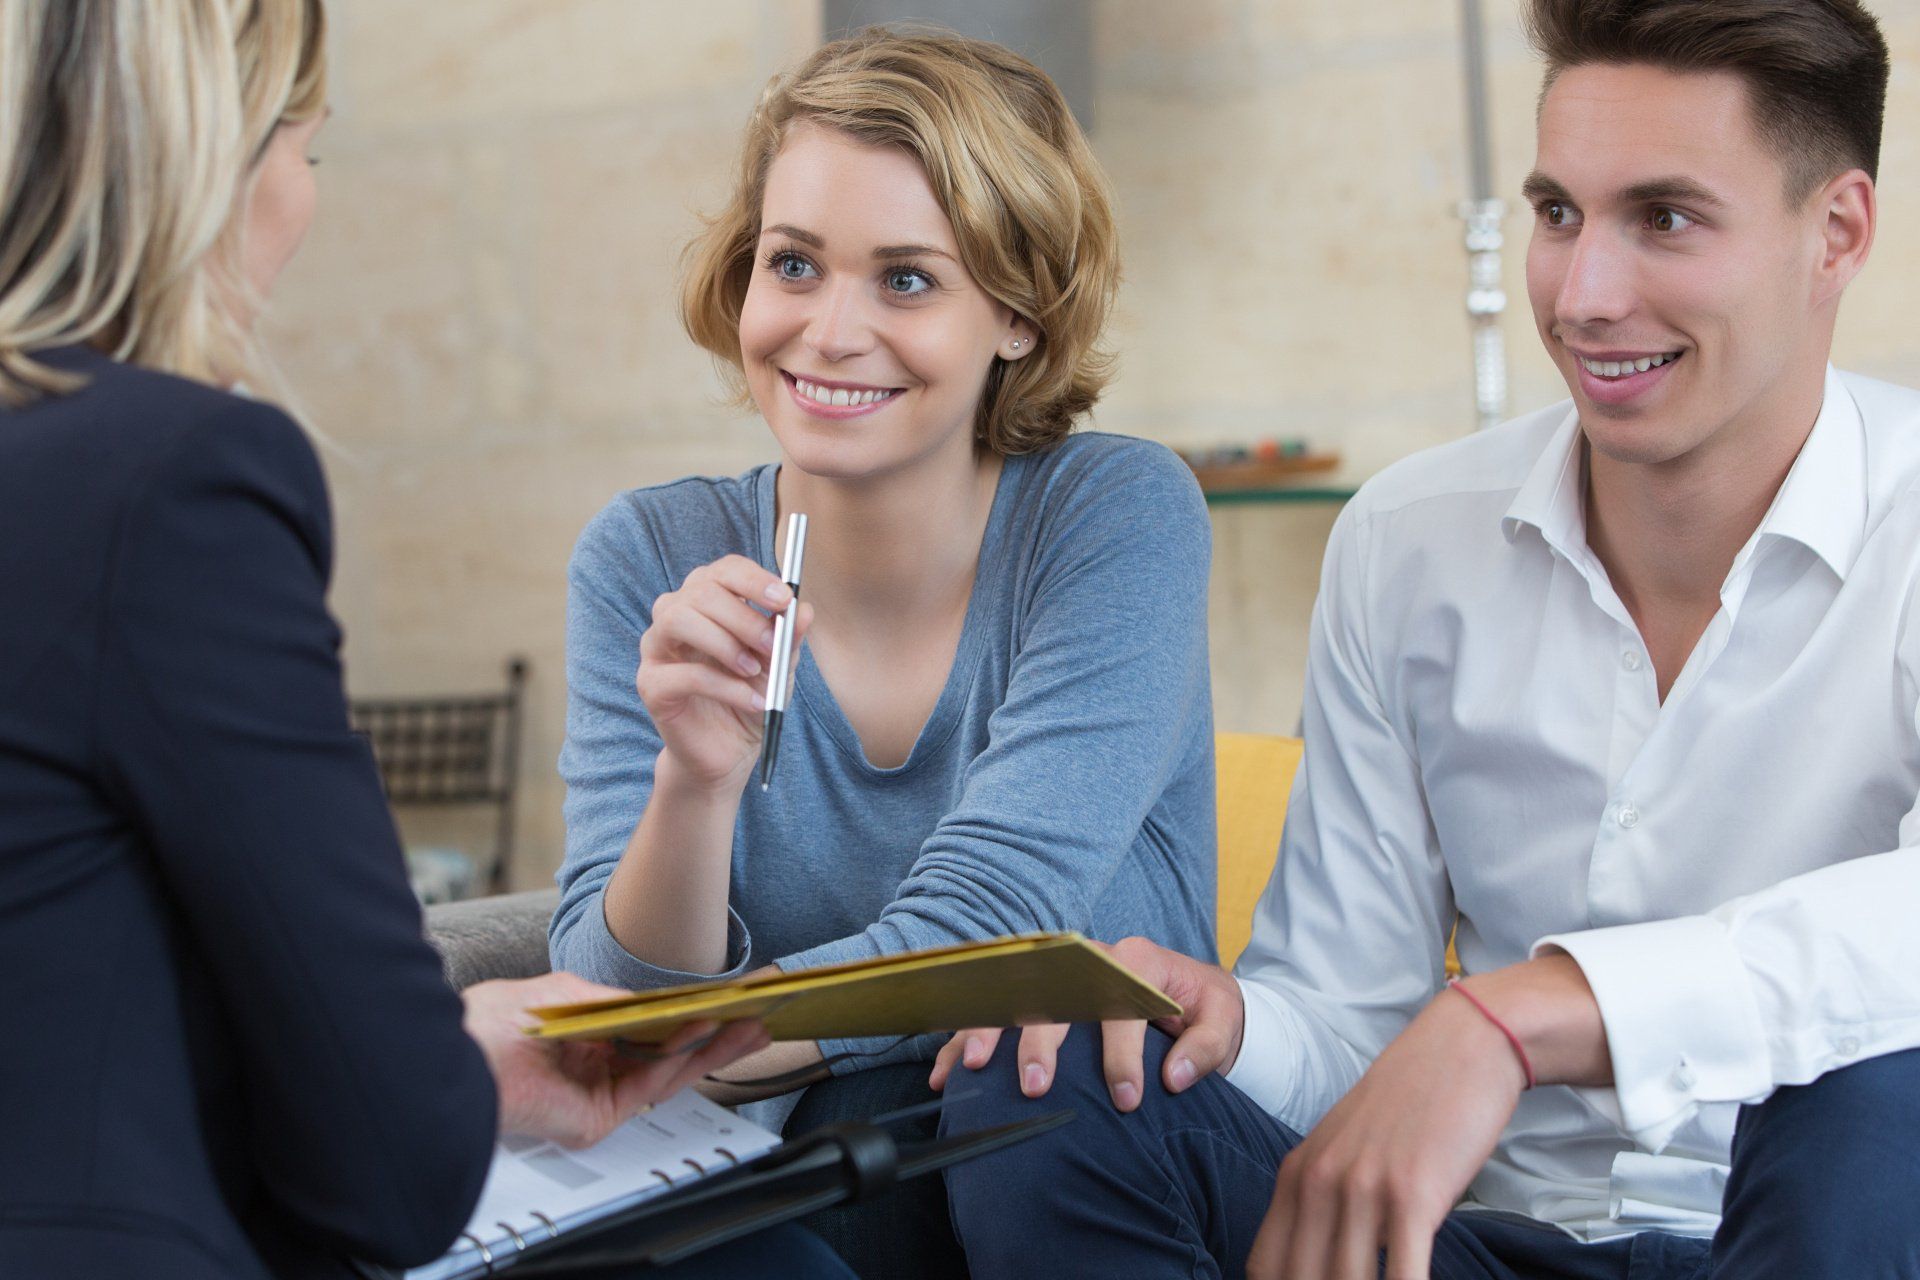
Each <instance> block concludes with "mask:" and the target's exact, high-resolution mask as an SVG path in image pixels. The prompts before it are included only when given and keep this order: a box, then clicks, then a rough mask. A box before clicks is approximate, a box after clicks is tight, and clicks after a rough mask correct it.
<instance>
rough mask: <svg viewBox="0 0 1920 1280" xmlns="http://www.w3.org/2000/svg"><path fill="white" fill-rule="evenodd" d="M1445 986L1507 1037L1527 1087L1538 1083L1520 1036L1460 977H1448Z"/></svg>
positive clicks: (1531, 1061)
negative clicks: (1465, 1000) (1462, 998)
mask: <svg viewBox="0 0 1920 1280" xmlns="http://www.w3.org/2000/svg"><path fill="white" fill-rule="evenodd" d="M1447 987H1448V989H1450V990H1453V991H1458V992H1459V993H1460V994H1461V995H1463V996H1465V997H1466V998H1467V1003H1468V1004H1470V1005H1472V1006H1473V1007H1474V1008H1476V1009H1478V1010H1479V1011H1480V1012H1481V1014H1482V1015H1483V1016H1484V1017H1485V1018H1486V1020H1487V1021H1488V1022H1491V1023H1492V1024H1493V1025H1494V1026H1496V1027H1498V1028H1499V1029H1500V1034H1501V1035H1503V1036H1505V1037H1506V1038H1507V1043H1508V1044H1510V1045H1512V1046H1513V1052H1514V1053H1515V1054H1516V1055H1517V1056H1518V1057H1519V1059H1520V1069H1521V1070H1522V1071H1524V1072H1526V1073H1527V1088H1529V1089H1531V1088H1533V1087H1534V1086H1535V1085H1537V1084H1539V1083H1540V1082H1539V1081H1538V1080H1537V1079H1535V1078H1534V1075H1533V1060H1532V1059H1531V1058H1529V1057H1527V1050H1526V1046H1524V1045H1522V1044H1521V1043H1520V1037H1519V1036H1517V1035H1515V1034H1513V1031H1512V1030H1511V1029H1510V1028H1509V1027H1508V1026H1507V1024H1506V1023H1504V1022H1502V1021H1500V1019H1498V1018H1496V1017H1494V1016H1493V1010H1491V1009H1489V1008H1487V1006H1486V1005H1484V1004H1482V1003H1481V1002H1480V997H1478V996H1476V995H1474V994H1473V992H1471V991H1469V990H1467V989H1466V987H1465V986H1464V985H1463V984H1462V983H1461V981H1460V979H1458V978H1448V979H1447Z"/></svg>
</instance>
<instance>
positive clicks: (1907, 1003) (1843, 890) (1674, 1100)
mask: <svg viewBox="0 0 1920 1280" xmlns="http://www.w3.org/2000/svg"><path fill="white" fill-rule="evenodd" d="M1915 823H1916V817H1915V814H1914V813H1912V812H1910V813H1909V814H1908V815H1907V818H1906V820H1905V822H1903V824H1902V828H1901V835H1902V839H1903V840H1906V841H1909V842H1910V843H1909V845H1908V846H1907V847H1903V848H1900V849H1897V850H1893V851H1891V852H1887V853H1881V854H1874V855H1872V856H1870V857H1864V858H1855V859H1853V860H1851V861H1848V862H1843V863H1839V864H1837V865H1835V866H1831V867H1823V868H1821V869H1820V870H1818V871H1811V872H1808V873H1806V874H1804V875H1800V876H1795V877H1793V878H1792V879H1789V880H1784V881H1782V882H1781V883H1779V884H1777V885H1774V886H1772V887H1771V888H1768V889H1765V890H1763V891H1761V892H1759V893H1754V894H1749V895H1746V896H1744V897H1740V898H1735V899H1733V900H1731V901H1729V902H1726V903H1724V904H1722V905H1721V906H1719V907H1717V908H1715V909H1714V910H1712V911H1710V912H1708V913H1706V914H1704V915H1699V916H1685V917H1680V918H1676V919H1671V920H1657V921H1650V922H1647V923H1643V924H1631V925H1620V926H1616V927H1613V928H1607V929H1593V930H1583V931H1580V932H1575V933H1563V934H1553V935H1550V936H1548V937H1545V938H1542V939H1541V940H1540V941H1539V942H1538V943H1536V944H1535V947H1534V952H1535V954H1539V953H1540V952H1541V951H1544V950H1547V949H1550V948H1559V949H1560V950H1563V951H1565V952H1566V953H1567V954H1569V955H1571V956H1572V957H1573V958H1574V960H1575V961H1576V962H1577V963H1578V964H1579V965H1580V970H1581V972H1582V974H1584V975H1585V977H1586V979H1587V983H1588V985H1589V986H1591V987H1592V988H1593V993H1594V998H1595V1000H1596V1001H1597V1002H1598V1004H1599V1006H1600V1015H1601V1019H1602V1021H1603V1022H1604V1023H1605V1025H1606V1030H1607V1049H1608V1054H1609V1056H1610V1057H1611V1059H1612V1062H1613V1075H1614V1084H1613V1092H1614V1094H1615V1097H1616V1099H1617V1103H1618V1107H1619V1111H1620V1115H1621V1120H1622V1124H1623V1126H1624V1127H1625V1129H1626V1131H1627V1132H1628V1133H1629V1134H1630V1135H1631V1136H1632V1137H1633V1139H1634V1141H1635V1142H1636V1143H1637V1144H1638V1145H1640V1146H1641V1147H1643V1148H1645V1149H1646V1150H1648V1151H1654V1152H1658V1151H1660V1150H1661V1149H1662V1148H1663V1147H1665V1146H1666V1145H1667V1143H1668V1142H1669V1141H1671V1140H1672V1138H1673V1136H1674V1135H1675V1134H1676V1133H1677V1132H1679V1130H1680V1129H1681V1128H1682V1127H1683V1126H1684V1125H1685V1124H1686V1123H1687V1122H1688V1121H1689V1120H1691V1119H1692V1118H1693V1117H1694V1115H1696V1114H1697V1113H1698V1112H1699V1110H1700V1108H1701V1107H1702V1106H1703V1105H1706V1104H1708V1103H1716V1102H1737V1103H1750V1102H1759V1101H1762V1100H1763V1099H1765V1098H1766V1097H1767V1096H1768V1095H1769V1094H1771V1093H1772V1092H1773V1090H1774V1089H1776V1088H1779V1087H1781V1086H1783V1085H1795V1084H1806V1083H1807V1082H1809V1081H1811V1080H1815V1079H1817V1078H1818V1077H1820V1076H1821V1075H1823V1074H1825V1073H1826V1072H1828V1071H1831V1070H1834V1069H1835V1068H1838V1067H1844V1066H1847V1065H1849V1064H1851V1063H1854V1062H1858V1061H1860V1060H1862V1059H1865V1058H1872V1057H1878V1056H1880V1055H1882V1054H1887V1053H1895V1052H1899V1051H1901V1050H1904V1049H1912V1048H1916V1047H1920V930H1915V929H1914V927H1913V904H1914V903H1916V902H1920V848H1915V847H1912V842H1913V841H1914V837H1915V835H1916V832H1915V831H1914V827H1915Z"/></svg>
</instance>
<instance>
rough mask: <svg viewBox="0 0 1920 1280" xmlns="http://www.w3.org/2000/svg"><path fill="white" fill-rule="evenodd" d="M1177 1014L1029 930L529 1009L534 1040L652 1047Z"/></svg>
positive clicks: (1085, 956) (1064, 943)
mask: <svg viewBox="0 0 1920 1280" xmlns="http://www.w3.org/2000/svg"><path fill="white" fill-rule="evenodd" d="M1179 1012H1180V1006H1179V1005H1177V1004H1175V1003H1174V1002H1173V1001H1171V1000H1169V999H1167V997H1166V996H1164V995H1162V994H1161V993H1160V992H1158V991H1156V990H1155V989H1154V988H1152V987H1150V986H1148V985H1147V984H1146V983H1145V982H1143V981H1141V980H1140V979H1139V978H1138V977H1135V976H1134V975H1133V974H1132V973H1131V972H1129V971H1128V970H1127V969H1126V967H1125V966H1123V965H1121V964H1119V963H1118V962H1116V961H1115V960H1113V959H1112V958H1111V957H1109V956H1108V955H1107V953H1106V952H1104V951H1102V950H1100V949H1099V948H1098V947H1096V946H1094V945H1092V944H1091V943H1089V942H1088V941H1087V940H1086V939H1085V938H1083V937H1081V936H1080V935H1079V934H1077V933H1034V934H1022V935H1020V936H1018V937H1011V938H994V939H992V940H990V941H987V942H969V943H964V944H962V945H959V946H953V947H938V948H935V949H934V950H931V951H910V952H907V953H906V954H904V955H895V956H882V957H880V958H879V959H876V960H856V961H854V962H852V963H850V964H836V965H828V966H826V967H825V968H820V969H801V970H796V971H795V972H793V973H767V974H762V975H759V976H756V977H749V978H736V979H733V980H731V981H723V982H696V983H693V984H691V985H688V986H682V987H668V988H665V989H664V990H660V991H643V992H636V993H635V994H633V995H630V996H620V997H616V998H614V999H611V1000H598V1001H594V1002H592V1003H589V1004H572V1005H554V1006H550V1007H548V1008H544V1009H535V1010H533V1013H534V1015H535V1016H536V1017H538V1018H539V1019H540V1023H539V1025H538V1026H536V1027H534V1028H533V1030H532V1034H534V1035H537V1036H541V1037H544V1038H549V1039H556V1040H613V1039H621V1040H630V1041H633V1042H634V1043H637V1044H661V1043H664V1042H665V1041H666V1040H667V1039H669V1038H670V1037H671V1036H672V1035H673V1033H674V1032H675V1031H678V1030H679V1029H680V1028H681V1027H684V1026H686V1025H687V1024H688V1023H690V1022H701V1021H706V1020H713V1021H718V1022H738V1021H741V1020H743V1019H746V1018H758V1019H760V1020H761V1021H762V1022H765V1023H766V1024H767V1029H768V1031H770V1032H771V1033H772V1035H773V1038H774V1039H775V1040H841V1039H849V1038H853V1037H858V1036H906V1035H918V1034H920V1033H921V1032H927V1031H960V1030H963V1029H964V1028H967V1027H1010V1026H1023V1025H1026V1024H1029V1023H1035V1022H1097V1021H1102V1020H1107V1019H1123V1018H1169V1017H1174V1016H1176V1015H1178V1014H1179Z"/></svg>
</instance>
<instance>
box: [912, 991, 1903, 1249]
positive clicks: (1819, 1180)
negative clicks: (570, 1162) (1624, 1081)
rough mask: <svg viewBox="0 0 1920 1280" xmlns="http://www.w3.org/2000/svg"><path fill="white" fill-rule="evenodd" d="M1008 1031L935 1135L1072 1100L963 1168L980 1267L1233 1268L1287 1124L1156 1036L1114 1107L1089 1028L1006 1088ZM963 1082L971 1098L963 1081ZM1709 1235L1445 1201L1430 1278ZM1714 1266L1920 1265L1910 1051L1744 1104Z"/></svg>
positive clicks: (1010, 1073) (958, 1197) (952, 1177)
mask: <svg viewBox="0 0 1920 1280" xmlns="http://www.w3.org/2000/svg"><path fill="white" fill-rule="evenodd" d="M1014 1043H1015V1037H1013V1036H1007V1037H1004V1038H1003V1039H1002V1041H1001V1045H1000V1048H999V1050H998V1051H997V1052H996V1053H995V1055H994V1060H993V1061H992V1062H991V1063H990V1064H988V1066H987V1067H985V1068H983V1069H982V1070H980V1071H979V1072H969V1071H965V1070H960V1071H957V1072H956V1073H955V1077H954V1079H953V1081H952V1082H951V1083H950V1084H949V1085H948V1086H947V1088H948V1091H949V1093H950V1094H953V1095H954V1098H953V1100H952V1101H950V1103H949V1105H948V1107H947V1109H946V1111H945V1113H944V1115H943V1117H942V1121H941V1127H942V1130H943V1132H958V1131H961V1130H967V1129H973V1128H977V1127H981V1126H984V1125H991V1124H999V1123H1004V1122H1006V1121H1009V1120H1015V1119H1020V1118H1023V1117H1026V1116H1031V1115H1035V1114H1038V1113H1040V1112H1042V1111H1047V1110H1053V1109H1056V1108H1060V1107H1068V1108H1071V1109H1073V1110H1074V1111H1075V1112H1076V1113H1077V1117H1078V1118H1076V1119H1075V1120H1074V1122H1073V1123H1072V1124H1069V1125H1067V1126H1065V1127H1064V1128H1061V1129H1057V1130H1055V1131H1054V1132H1052V1133H1050V1134H1046V1135H1043V1136H1042V1137H1040V1138H1037V1139H1033V1140H1031V1141H1029V1142H1026V1143H1022V1144H1020V1145H1018V1146H1015V1147H1011V1148H1008V1149H1007V1150H1005V1151H1001V1152H997V1153H995V1154H994V1155H991V1156H986V1157H983V1158H981V1159H979V1160H974V1161H969V1162H966V1163H964V1164H961V1165H958V1166H955V1167H954V1168H953V1169H950V1170H949V1171H948V1173H947V1194H948V1198H949V1201H950V1204H951V1207H952V1211H953V1223H954V1228H955V1230H956V1232H957V1233H958V1234H959V1237H960V1242H961V1244H962V1246H963V1247H964V1248H965V1250H966V1254H967V1261H968V1263H969V1265H970V1266H971V1267H972V1269H973V1275H974V1276H975V1278H976V1280H996V1278H997V1277H1002V1276H1023V1275H1039V1274H1051V1275H1061V1276H1080V1275H1086V1276H1095V1275H1098V1276H1127V1277H1130V1278H1131V1277H1141V1278H1143V1280H1144V1278H1146V1277H1163V1276H1166V1277H1170V1276H1179V1277H1207V1278H1209V1280H1210V1278H1211V1277H1216V1276H1226V1277H1234V1276H1239V1275H1241V1274H1242V1270H1243V1268H1244V1266H1245V1264H1246V1257H1247V1252H1248V1250H1250V1249H1251V1248H1252V1246H1253V1237H1254V1233H1255V1232H1256V1231H1257V1230H1258V1229H1259V1226H1260V1222H1261V1219H1262V1218H1263V1217H1264V1216H1265V1215H1266V1212H1267V1205H1268V1202H1269V1198H1270V1196H1271V1194H1272V1190H1273V1182H1274V1178H1275V1176H1276V1174H1277V1173H1278V1171H1279V1166H1280V1161H1281V1159H1282V1158H1283V1157H1284V1156H1285V1155H1286V1153H1287V1152H1288V1151H1290V1150H1291V1149H1292V1148H1293V1146H1294V1145H1295V1144H1296V1143H1297V1141H1298V1139H1297V1138H1296V1137H1295V1136H1294V1135H1293V1134H1292V1133H1291V1132H1290V1131H1289V1130H1287V1129H1286V1128H1285V1127H1284V1126H1282V1125H1281V1124H1279V1123H1278V1122H1277V1121H1275V1120H1274V1119H1273V1118H1272V1117H1270V1116H1268V1115H1267V1114H1266V1113H1265V1112H1264V1111H1262V1110H1260V1108H1259V1107H1257V1106H1256V1105H1254V1103H1253V1102H1252V1100H1251V1099H1249V1098H1247V1097H1246V1096H1245V1095H1244V1094H1242V1093H1241V1092H1240V1091H1239V1090H1237V1089H1235V1088H1233V1087H1232V1086H1231V1085H1229V1084H1227V1083H1226V1082H1225V1081H1223V1080H1220V1079H1219V1078H1217V1077H1211V1078H1208V1079H1206V1080H1202V1081H1201V1082H1200V1083H1199V1084H1198V1085H1196V1086H1195V1087H1194V1088H1192V1089H1190V1090H1189V1091H1187V1092H1186V1093H1185V1094H1182V1095H1180V1096H1178V1097H1175V1096H1172V1095H1169V1094H1168V1093H1167V1092H1166V1091H1165V1090H1164V1089H1163V1088H1161V1086H1160V1084H1159V1079H1160V1074H1159V1073H1160V1064H1161V1061H1162V1059H1163V1058H1164V1057H1165V1056H1166V1050H1167V1047H1168V1044H1169V1041H1168V1040H1167V1038H1166V1037H1165V1036H1163V1035H1160V1034H1159V1033H1158V1032H1149V1033H1148V1036H1147V1064H1146V1065H1147V1074H1146V1079H1147V1087H1146V1096H1145V1098H1144V1099H1143V1100H1142V1103H1141V1106H1140V1108H1139V1110H1137V1111H1135V1112H1134V1113H1132V1114H1131V1115H1121V1114H1120V1113H1118V1112H1116V1111H1115V1110H1114V1109H1113V1104H1112V1102H1111V1101H1110V1100H1109V1098H1108V1095H1107V1089H1106V1082H1105V1079H1104V1077H1103V1075H1102V1073H1101V1069H1100V1056H1099V1037H1098V1034H1097V1032H1095V1031H1094V1030H1093V1029H1091V1028H1085V1027H1076V1028H1075V1029H1074V1033H1073V1035H1071V1036H1070V1037H1068V1039H1067V1042H1066V1044H1064V1045H1063V1046H1061V1050H1060V1061H1059V1067H1058V1070H1057V1071H1056V1073H1055V1080H1054V1084H1053V1088H1052V1089H1051V1090H1050V1091H1049V1092H1048V1094H1047V1096H1046V1097H1044V1098H1040V1099H1038V1100H1030V1099H1027V1098H1025V1097H1023V1096H1022V1095H1021V1094H1020V1091H1019V1089H1018V1087H1017V1086H1016V1084H1015V1064H1014V1060H1013V1059H1014ZM966 1094H971V1095H972V1096H971V1097H965V1096H963V1095H966ZM1708 1247H1709V1246H1708V1242H1707V1241H1705V1240H1700V1239H1690V1238H1685V1237H1680V1236H1673V1235H1668V1234H1666V1233H1663V1232H1656V1231H1648V1232H1642V1233H1641V1234H1640V1235H1638V1236H1633V1237H1620V1238H1615V1239H1610V1240H1604V1241H1600V1242H1597V1243H1593V1244H1586V1243H1582V1242H1580V1241H1578V1240H1575V1239H1573V1238H1572V1237H1570V1236H1567V1235H1565V1234H1563V1233H1561V1232H1559V1231H1557V1230H1554V1229H1552V1228H1549V1227H1546V1226H1544V1225H1535V1224H1527V1223H1516V1222H1513V1221H1510V1220H1505V1219H1500V1218H1493V1217H1489V1216H1487V1215H1485V1214H1479V1213H1474V1212H1470V1211H1469V1212H1461V1213H1455V1214H1453V1215H1451V1216H1450V1217H1449V1218H1448V1219H1447V1221H1446V1223H1445V1224H1444V1225H1443V1226H1442V1228H1441V1230H1440V1233H1439V1237H1438V1238H1437V1239H1436V1240H1435V1242H1434V1254H1433V1259H1434V1262H1433V1275H1434V1276H1435V1277H1436V1280H1698V1278H1699V1277H1703V1276H1705V1275H1706V1274H1708V1272H1709V1265H1708V1257H1707V1254H1708ZM1711 1248H1712V1259H1711V1269H1710V1270H1711V1274H1712V1275H1713V1276H1714V1277H1715V1278H1716V1280H1774V1278H1775V1277H1778V1278H1779V1280H1863V1278H1864V1277H1867V1276H1872V1277H1875V1278H1876V1280H1880V1278H1882V1277H1889V1278H1893V1280H1920V1050H1914V1051H1910V1052H1907V1053H1898V1054H1890V1055H1888V1056H1886V1057H1883V1058H1878V1059H1874V1060H1871V1061H1868V1062H1863V1063H1859V1064H1857V1065H1855V1066H1852V1067H1847V1068H1845V1069H1843V1070H1840V1071H1834V1072H1830V1073H1829V1074H1827V1075H1826V1076H1823V1077H1821V1078H1820V1079H1819V1080H1817V1081H1815V1082H1814V1083H1812V1084H1810V1085H1805V1086H1800V1087H1797V1088H1785V1089H1781V1090H1779V1091H1778V1092H1776V1093H1775V1094H1774V1095H1773V1096H1772V1097H1771V1098H1769V1099H1768V1100H1767V1101H1766V1102H1764V1103H1761V1104H1759V1105H1757V1106H1752V1107H1746V1108H1743V1109H1742V1111H1741V1114H1740V1121H1739V1125H1738V1128H1737V1130H1736V1134H1735V1138H1734V1153H1733V1170H1732V1175H1731V1177H1730V1179H1729V1181H1728V1185H1727V1198H1726V1208H1725V1217H1724V1220H1723V1222H1722V1224H1721V1228H1720V1232H1719V1234H1718V1235H1717V1236H1715V1238H1714V1240H1713V1241H1712V1245H1711Z"/></svg>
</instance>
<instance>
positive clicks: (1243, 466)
mask: <svg viewBox="0 0 1920 1280" xmlns="http://www.w3.org/2000/svg"><path fill="white" fill-rule="evenodd" d="M1178 452H1179V454H1180V457H1181V458H1182V459H1183V460H1184V461H1185V462H1186V464H1187V465H1188V466H1190V467H1192V468H1193V474H1194V476H1195V478H1197V479H1198V480H1199V481H1200V491H1201V492H1202V493H1205V494H1207V495H1208V496H1209V497H1211V496H1212V495H1215V494H1220V493H1239V492H1243V491H1246V490H1252V489H1273V488H1277V487H1281V486H1284V485H1286V484H1287V483H1288V482H1289V481H1295V480H1298V479H1299V478H1300V477H1302V476H1312V475H1324V474H1325V473H1327V472H1329V471H1334V470H1337V469H1338V468H1339V466H1340V455H1339V454H1337V453H1316V452H1315V451H1314V450H1313V449H1311V448H1310V447H1308V445H1307V442H1306V441H1304V440H1297V439H1295V440H1277V439H1274V438H1272V437H1268V438H1266V439H1262V440H1256V441H1254V442H1253V443H1252V444H1235V445H1219V446H1213V447H1208V448H1204V449H1181V450H1178Z"/></svg>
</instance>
